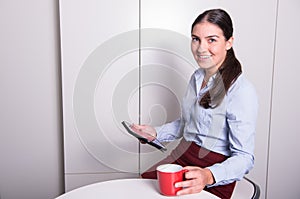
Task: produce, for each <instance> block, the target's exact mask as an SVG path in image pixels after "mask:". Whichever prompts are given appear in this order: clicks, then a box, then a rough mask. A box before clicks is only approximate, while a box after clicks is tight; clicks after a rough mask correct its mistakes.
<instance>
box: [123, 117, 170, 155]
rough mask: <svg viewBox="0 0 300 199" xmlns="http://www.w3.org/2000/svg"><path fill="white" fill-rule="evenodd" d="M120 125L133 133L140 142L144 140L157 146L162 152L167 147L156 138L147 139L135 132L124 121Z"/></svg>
mask: <svg viewBox="0 0 300 199" xmlns="http://www.w3.org/2000/svg"><path fill="white" fill-rule="evenodd" d="M122 125H123V126H124V127H125V129H126V131H127V132H128V133H129V134H130V135H133V136H134V137H136V138H137V139H138V140H139V141H141V142H144V143H147V144H149V145H151V146H153V147H155V148H157V149H158V150H160V151H162V152H164V151H166V150H167V148H166V147H165V146H164V145H163V144H162V143H160V142H159V141H158V140H157V139H154V140H153V141H150V140H148V139H147V138H145V137H143V136H141V135H139V134H137V133H136V132H134V131H133V130H132V128H131V127H130V124H129V123H128V122H126V121H123V122H122Z"/></svg>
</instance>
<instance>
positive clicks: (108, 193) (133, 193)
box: [56, 179, 218, 199]
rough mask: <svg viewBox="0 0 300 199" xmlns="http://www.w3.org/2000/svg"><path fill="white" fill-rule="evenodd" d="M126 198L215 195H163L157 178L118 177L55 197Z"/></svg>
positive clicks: (206, 197) (206, 198)
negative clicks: (117, 178) (118, 178)
mask: <svg viewBox="0 0 300 199" xmlns="http://www.w3.org/2000/svg"><path fill="white" fill-rule="evenodd" d="M100 198H111V199H118V198H122V199H124V198H125V199H126V198H142V199H153V198H165V199H166V198H168V199H170V198H187V199H193V198H195V199H196V198H197V199H216V198H218V197H217V196H215V195H213V194H211V193H209V192H206V191H202V192H200V193H196V194H189V195H184V196H174V197H170V196H163V195H161V194H160V193H159V189H158V183H157V180H150V179H120V180H110V181H105V182H99V183H95V184H91V185H87V186H83V187H80V188H77V189H74V190H72V191H70V192H67V193H65V194H63V195H61V196H59V197H57V198H56V199H100Z"/></svg>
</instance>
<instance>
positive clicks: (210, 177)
mask: <svg viewBox="0 0 300 199" xmlns="http://www.w3.org/2000/svg"><path fill="white" fill-rule="evenodd" d="M205 171H206V176H207V178H206V179H207V181H206V185H212V184H214V183H215V178H214V175H213V174H212V172H211V171H210V169H207V168H205Z"/></svg>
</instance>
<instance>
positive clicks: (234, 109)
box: [156, 69, 258, 186]
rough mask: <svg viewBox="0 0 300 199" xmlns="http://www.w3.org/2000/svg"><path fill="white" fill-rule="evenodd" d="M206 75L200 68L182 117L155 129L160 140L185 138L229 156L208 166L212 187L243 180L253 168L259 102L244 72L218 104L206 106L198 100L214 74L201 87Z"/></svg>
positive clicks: (188, 91) (194, 76)
mask: <svg viewBox="0 0 300 199" xmlns="http://www.w3.org/2000/svg"><path fill="white" fill-rule="evenodd" d="M204 74H205V73H204V70H203V69H198V70H196V71H195V72H194V74H193V75H192V77H191V79H190V82H189V85H188V88H187V91H186V93H185V96H184V98H183V101H182V104H181V106H182V108H181V109H182V113H181V117H180V118H179V119H177V120H175V121H173V122H171V123H167V124H165V125H162V126H160V127H156V131H157V139H158V140H159V141H161V142H170V141H173V140H175V139H179V138H181V137H184V138H185V140H187V141H193V142H195V143H196V144H197V145H199V146H201V147H204V148H206V149H208V150H210V151H214V152H217V153H220V154H223V155H226V156H229V158H228V159H227V160H225V161H224V162H222V163H217V164H214V165H212V166H210V167H208V168H209V169H210V170H211V172H212V173H213V176H214V178H215V184H213V185H212V186H217V185H223V184H228V183H231V182H233V181H236V180H240V179H241V178H242V177H243V176H244V175H245V174H247V173H248V172H249V170H250V169H252V168H253V165H254V136H255V127H256V118H257V110H258V101H257V95H256V91H255V89H254V87H253V86H252V84H251V83H250V82H249V81H248V80H247V79H246V78H245V77H244V75H243V74H242V75H240V76H239V77H238V79H237V80H236V81H235V82H234V84H233V85H232V86H231V87H230V88H229V90H228V92H227V94H226V96H225V97H224V99H223V101H222V103H221V104H220V105H219V106H218V107H216V108H214V109H211V108H208V109H205V108H203V107H201V106H200V105H199V103H198V102H199V100H200V99H201V97H202V96H203V94H204V93H205V92H206V91H207V90H208V89H209V88H210V87H211V86H212V84H213V81H214V78H215V76H212V77H211V78H210V79H209V81H208V83H207V85H206V86H205V87H204V88H202V89H201V84H202V81H203V78H204Z"/></svg>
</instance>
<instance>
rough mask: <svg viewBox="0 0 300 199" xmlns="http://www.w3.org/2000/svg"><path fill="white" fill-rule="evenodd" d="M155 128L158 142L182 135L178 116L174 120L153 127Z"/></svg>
mask: <svg viewBox="0 0 300 199" xmlns="http://www.w3.org/2000/svg"><path fill="white" fill-rule="evenodd" d="M155 130H156V132H157V137H156V138H157V139H158V140H159V141H160V142H171V141H174V140H176V139H179V138H181V137H182V134H183V132H182V122H181V119H180V118H178V119H177V120H174V121H173V122H170V123H166V124H164V125H162V126H159V127H155Z"/></svg>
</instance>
